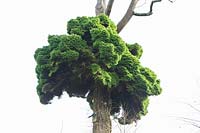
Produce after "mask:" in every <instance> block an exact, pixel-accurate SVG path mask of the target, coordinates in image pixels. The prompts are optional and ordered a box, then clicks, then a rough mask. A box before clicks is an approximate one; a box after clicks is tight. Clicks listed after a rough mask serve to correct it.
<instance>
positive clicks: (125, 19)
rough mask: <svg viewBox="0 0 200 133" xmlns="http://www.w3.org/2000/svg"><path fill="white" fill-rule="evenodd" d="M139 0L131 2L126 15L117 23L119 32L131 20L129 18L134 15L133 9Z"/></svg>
mask: <svg viewBox="0 0 200 133" xmlns="http://www.w3.org/2000/svg"><path fill="white" fill-rule="evenodd" d="M138 1H139V0H131V3H130V5H129V7H128V10H127V11H126V14H125V15H124V17H123V18H122V19H121V20H120V22H119V23H118V24H117V32H118V33H119V32H120V31H121V30H122V29H123V28H124V26H126V24H127V23H128V22H129V20H130V19H131V17H132V16H133V10H134V8H135V6H136V4H137V2H138Z"/></svg>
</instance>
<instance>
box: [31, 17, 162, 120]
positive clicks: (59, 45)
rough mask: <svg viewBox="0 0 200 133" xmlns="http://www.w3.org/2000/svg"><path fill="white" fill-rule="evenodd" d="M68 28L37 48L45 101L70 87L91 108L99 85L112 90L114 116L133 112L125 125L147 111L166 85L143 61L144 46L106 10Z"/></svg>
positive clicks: (40, 86) (40, 92)
mask: <svg viewBox="0 0 200 133" xmlns="http://www.w3.org/2000/svg"><path fill="white" fill-rule="evenodd" d="M67 32H68V35H49V37H48V43H49V45H48V46H44V47H42V48H38V49H37V50H36V51H35V55H34V58H35V60H36V62H37V66H36V73H37V78H38V86H37V93H38V95H39V97H40V101H41V103H43V104H48V103H50V102H49V101H50V100H51V99H53V97H54V96H58V97H60V96H61V95H62V93H63V92H64V91H65V92H67V93H68V94H69V96H76V97H82V98H84V97H87V101H88V102H89V103H90V106H91V108H92V106H93V104H92V100H93V92H94V89H95V87H96V86H100V87H102V88H106V89H107V91H108V92H109V93H110V98H111V102H112V103H111V105H112V108H111V115H115V114H116V113H118V112H120V109H121V107H122V109H123V110H124V111H125V112H129V113H128V116H127V122H126V123H124V124H130V123H132V122H133V121H134V120H138V119H140V118H141V116H142V115H145V114H146V113H147V107H148V104H149V100H148V96H152V95H159V94H160V93H161V87H160V81H159V80H158V79H157V76H156V74H155V73H154V72H153V71H152V70H150V69H149V68H146V67H143V66H142V65H141V63H140V61H139V59H140V57H141V56H142V52H143V50H142V47H141V46H140V45H139V44H133V45H129V44H126V43H125V42H124V41H123V40H122V39H121V37H120V36H119V35H118V34H117V31H116V26H115V24H114V23H113V22H112V21H111V20H110V19H109V18H108V17H107V16H105V15H100V16H97V17H78V18H76V19H71V20H70V21H69V22H68V25H67ZM128 121H129V122H128Z"/></svg>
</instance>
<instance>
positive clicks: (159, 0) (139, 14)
mask: <svg viewBox="0 0 200 133" xmlns="http://www.w3.org/2000/svg"><path fill="white" fill-rule="evenodd" d="M161 1H162V0H154V1H152V2H151V5H150V10H149V12H147V13H136V12H134V11H133V15H135V16H150V15H152V14H153V5H154V3H156V2H161Z"/></svg>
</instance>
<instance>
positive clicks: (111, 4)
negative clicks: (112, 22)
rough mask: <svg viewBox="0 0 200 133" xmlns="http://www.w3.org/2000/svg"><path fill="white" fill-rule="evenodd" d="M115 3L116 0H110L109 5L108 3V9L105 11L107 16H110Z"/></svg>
mask: <svg viewBox="0 0 200 133" xmlns="http://www.w3.org/2000/svg"><path fill="white" fill-rule="evenodd" d="M113 3H114V0H109V1H108V5H107V8H106V11H105V14H106V15H107V16H110V12H111V10H112V6H113Z"/></svg>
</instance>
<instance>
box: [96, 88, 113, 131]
mask: <svg viewBox="0 0 200 133" xmlns="http://www.w3.org/2000/svg"><path fill="white" fill-rule="evenodd" d="M109 99H110V94H109V92H108V91H107V89H105V88H96V89H95V90H94V99H93V100H94V103H93V105H94V106H93V111H94V115H93V120H92V121H93V133H111V127H112V125H111V119H110V110H111V104H110V102H109Z"/></svg>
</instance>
